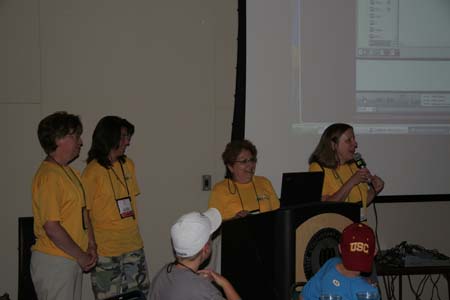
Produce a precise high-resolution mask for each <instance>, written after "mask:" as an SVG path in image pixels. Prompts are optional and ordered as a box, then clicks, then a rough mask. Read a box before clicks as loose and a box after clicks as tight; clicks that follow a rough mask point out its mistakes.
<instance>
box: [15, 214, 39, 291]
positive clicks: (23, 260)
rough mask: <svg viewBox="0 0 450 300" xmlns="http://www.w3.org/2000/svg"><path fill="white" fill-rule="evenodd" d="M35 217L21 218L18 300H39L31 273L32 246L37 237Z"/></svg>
mask: <svg viewBox="0 0 450 300" xmlns="http://www.w3.org/2000/svg"><path fill="white" fill-rule="evenodd" d="M33 222H34V219H33V217H21V218H19V290H18V298H17V299H18V300H37V296H36V292H35V291H34V285H33V281H32V280H31V274H30V260H31V246H32V245H33V244H34V242H35V240H36V238H35V236H34V231H33Z"/></svg>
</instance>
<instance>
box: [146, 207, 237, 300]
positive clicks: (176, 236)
mask: <svg viewBox="0 0 450 300" xmlns="http://www.w3.org/2000/svg"><path fill="white" fill-rule="evenodd" d="M221 223H222V216H221V215H220V212H219V211H218V210H217V209H216V208H210V209H208V210H207V211H205V212H204V213H199V212H191V213H188V214H185V215H183V216H181V217H180V218H179V219H178V220H177V222H176V223H175V224H174V225H173V226H172V228H171V231H170V234H171V237H172V246H173V250H174V253H175V258H176V259H175V261H174V262H172V263H169V264H167V265H165V266H164V267H163V268H162V269H161V270H160V271H159V272H158V274H157V275H156V276H155V278H154V279H153V283H152V286H151V288H150V298H149V299H150V300H156V299H163V300H178V299H186V300H189V299H192V300H194V299H196V300H197V299H210V300H223V299H227V300H239V299H240V296H239V294H238V293H237V292H236V290H235V289H234V287H233V286H232V285H231V283H230V282H229V281H228V280H227V279H226V278H225V277H223V276H222V275H220V274H217V273H216V272H214V271H211V270H199V268H200V265H201V264H202V263H203V262H205V261H206V260H207V259H208V258H209V257H210V256H211V234H212V233H214V231H216V230H217V228H219V226H220V224H221ZM212 282H215V284H217V285H218V286H220V287H221V288H222V289H223V292H224V294H225V298H224V296H223V295H222V293H221V292H220V291H219V290H218V289H217V288H216V287H215V286H214V285H213V284H212Z"/></svg>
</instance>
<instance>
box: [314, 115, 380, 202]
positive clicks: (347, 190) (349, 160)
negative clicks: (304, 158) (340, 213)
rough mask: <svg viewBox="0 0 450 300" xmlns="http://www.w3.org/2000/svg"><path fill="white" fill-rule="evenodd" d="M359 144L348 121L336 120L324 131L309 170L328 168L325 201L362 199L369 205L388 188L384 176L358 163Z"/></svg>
mask: <svg viewBox="0 0 450 300" xmlns="http://www.w3.org/2000/svg"><path fill="white" fill-rule="evenodd" d="M357 147H358V143H357V142H356V139H355V134H354V132H353V127H352V126H350V125H348V124H343V123H335V124H332V125H330V126H329V127H328V128H327V129H325V131H324V132H323V134H322V137H321V138H320V141H319V144H318V145H317V147H316V149H315V150H314V152H313V153H312V154H311V157H310V158H309V171H311V172H314V171H316V172H317V171H319V172H324V184H323V190H322V201H333V202H353V203H357V202H362V205H363V207H367V206H368V205H369V204H370V203H371V202H372V200H373V199H374V197H375V196H376V195H377V194H378V193H379V192H381V190H382V189H383V188H384V182H383V180H381V178H380V177H378V176H376V175H373V174H371V173H370V171H369V169H367V168H365V167H364V168H358V167H357V165H356V163H355V160H354V155H355V151H356V148H357Z"/></svg>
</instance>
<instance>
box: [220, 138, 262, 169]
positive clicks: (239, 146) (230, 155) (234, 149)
mask: <svg viewBox="0 0 450 300" xmlns="http://www.w3.org/2000/svg"><path fill="white" fill-rule="evenodd" d="M242 150H248V151H249V152H250V153H251V154H252V156H253V157H254V158H256V156H257V155H258V150H256V147H255V145H253V143H252V142H250V141H249V140H234V141H231V142H229V143H228V144H227V145H226V147H225V150H224V151H223V153H222V160H223V163H224V165H225V169H226V175H225V177H226V178H231V173H230V171H229V170H228V168H227V166H228V165H233V164H234V163H235V162H236V159H237V157H238V156H239V154H240V153H241V152H242Z"/></svg>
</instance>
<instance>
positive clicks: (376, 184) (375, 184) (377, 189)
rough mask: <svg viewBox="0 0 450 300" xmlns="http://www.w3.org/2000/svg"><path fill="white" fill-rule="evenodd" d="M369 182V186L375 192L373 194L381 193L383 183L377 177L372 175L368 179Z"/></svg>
mask: <svg viewBox="0 0 450 300" xmlns="http://www.w3.org/2000/svg"><path fill="white" fill-rule="evenodd" d="M370 180H371V186H372V187H373V189H374V190H375V194H378V193H379V192H381V191H382V190H383V188H384V181H383V180H382V179H381V178H380V177H378V176H377V175H373V176H371V177H370Z"/></svg>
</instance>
